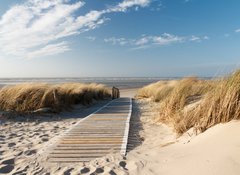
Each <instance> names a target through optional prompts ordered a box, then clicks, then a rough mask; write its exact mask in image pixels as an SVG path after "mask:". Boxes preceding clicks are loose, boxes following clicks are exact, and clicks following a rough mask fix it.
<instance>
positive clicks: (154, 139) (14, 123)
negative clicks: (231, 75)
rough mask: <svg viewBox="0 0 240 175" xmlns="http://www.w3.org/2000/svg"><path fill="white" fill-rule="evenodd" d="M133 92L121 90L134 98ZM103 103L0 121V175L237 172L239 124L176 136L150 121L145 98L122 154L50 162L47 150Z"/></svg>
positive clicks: (153, 111) (136, 106)
mask: <svg viewBox="0 0 240 175" xmlns="http://www.w3.org/2000/svg"><path fill="white" fill-rule="evenodd" d="M137 91H138V89H137V88H131V89H123V90H121V97H130V98H134V97H135V95H136V94H137ZM107 102H108V100H107V101H99V102H96V103H94V104H93V105H92V106H88V107H86V106H82V105H75V106H74V108H73V110H71V111H65V112H61V113H60V114H44V115H42V116H41V115H37V116H34V117H33V116H30V117H26V116H18V117H16V118H13V119H10V120H7V119H1V128H0V131H1V135H0V154H1V157H0V173H2V174H57V175H58V174H73V175H78V174H92V173H95V174H120V175H121V174H122V175H127V174H130V175H132V174H133V175H138V174H143V175H145V174H147V175H148V174H149V175H150V174H153V175H158V174H164V175H165V174H166V175H175V174H196V175H198V174H199V175H200V174H206V175H212V174H219V175H225V174H230V175H236V174H238V173H239V172H240V168H239V167H240V166H239V164H240V154H239V153H240V147H239V145H240V139H239V136H238V134H236V133H238V132H240V122H239V121H231V122H229V123H226V124H218V125H216V126H214V127H212V128H210V129H208V130H207V131H206V132H204V133H201V134H198V135H196V133H195V132H194V131H193V130H192V129H190V130H189V131H187V132H186V133H184V134H183V135H182V136H180V137H179V136H178V135H177V134H176V133H175V132H174V130H173V128H172V127H170V126H168V125H166V124H163V123H155V122H153V121H154V120H153V119H154V118H155V117H156V116H157V115H158V110H159V105H158V103H154V102H152V101H151V100H150V99H134V100H133V109H132V110H133V112H132V117H131V127H132V129H130V131H129V134H130V135H132V136H134V138H136V139H137V140H139V142H137V144H136V142H135V141H134V140H135V139H133V140H132V139H131V138H129V140H128V144H129V145H131V146H129V148H128V150H127V155H126V156H122V155H120V154H109V155H106V156H105V157H102V158H98V159H95V160H92V161H90V162H85V163H71V164H64V163H63V164H61V163H50V162H48V161H47V153H48V150H49V149H51V147H52V145H54V143H56V142H57V141H58V139H59V137H60V136H61V135H62V134H63V133H64V132H65V131H66V130H68V129H69V128H71V127H72V126H73V125H74V124H75V123H76V122H78V121H79V120H81V118H84V117H86V116H87V115H89V114H91V113H92V112H94V111H96V110H97V109H98V108H99V107H101V106H103V105H104V104H106V103H107Z"/></svg>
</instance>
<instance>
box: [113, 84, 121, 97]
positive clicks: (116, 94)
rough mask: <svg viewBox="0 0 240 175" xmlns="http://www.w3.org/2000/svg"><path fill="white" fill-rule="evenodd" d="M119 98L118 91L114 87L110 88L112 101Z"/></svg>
mask: <svg viewBox="0 0 240 175" xmlns="http://www.w3.org/2000/svg"><path fill="white" fill-rule="evenodd" d="M119 97H120V91H119V89H118V88H116V87H114V86H113V87H112V99H116V98H119Z"/></svg>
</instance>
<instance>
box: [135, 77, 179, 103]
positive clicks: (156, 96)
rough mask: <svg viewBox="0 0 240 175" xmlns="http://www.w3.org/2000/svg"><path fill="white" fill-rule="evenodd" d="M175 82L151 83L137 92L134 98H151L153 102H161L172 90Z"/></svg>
mask: <svg viewBox="0 0 240 175" xmlns="http://www.w3.org/2000/svg"><path fill="white" fill-rule="evenodd" d="M176 82H177V81H175V80H169V81H159V82H156V83H152V84H150V85H147V86H145V87H143V88H141V89H139V90H138V92H137V95H136V98H138V99H143V98H151V99H152V100H153V101H155V102H159V101H161V100H163V99H164V98H165V97H167V96H168V94H170V92H171V91H172V90H173V87H174V86H175V84H176Z"/></svg>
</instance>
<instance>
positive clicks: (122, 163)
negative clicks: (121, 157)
mask: <svg viewBox="0 0 240 175" xmlns="http://www.w3.org/2000/svg"><path fill="white" fill-rule="evenodd" d="M119 165H120V166H121V167H122V168H124V169H126V165H127V164H126V162H125V161H121V162H119Z"/></svg>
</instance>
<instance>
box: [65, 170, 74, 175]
mask: <svg viewBox="0 0 240 175" xmlns="http://www.w3.org/2000/svg"><path fill="white" fill-rule="evenodd" d="M72 170H74V168H70V169H68V170H67V171H65V172H64V173H63V174H64V175H71V171H72Z"/></svg>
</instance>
